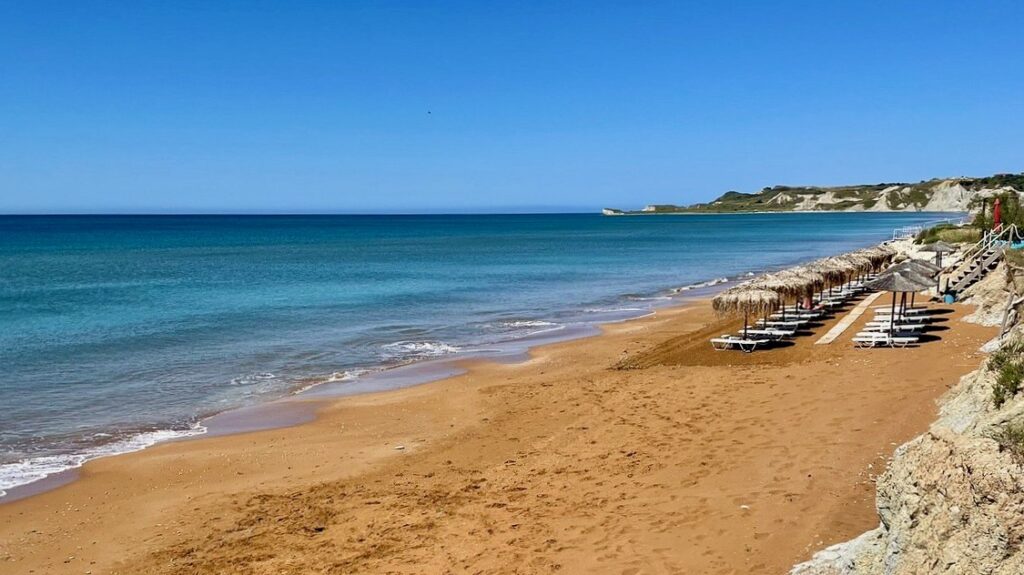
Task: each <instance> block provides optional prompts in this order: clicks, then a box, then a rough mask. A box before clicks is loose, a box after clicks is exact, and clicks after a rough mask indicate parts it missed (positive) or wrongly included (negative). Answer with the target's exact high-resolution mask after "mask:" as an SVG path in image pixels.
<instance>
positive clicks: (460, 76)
mask: <svg viewBox="0 0 1024 575" xmlns="http://www.w3.org/2000/svg"><path fill="white" fill-rule="evenodd" d="M1022 27H1024V7H1022V4H1021V3H1018V2H969V1H964V2H943V1H930V2H924V1H919V2H882V1H878V2H830V1H829V2H810V1H807V2H781V1H780V2H748V3H740V2H734V3H732V2H730V3H726V2H710V1H709V2H700V3H687V2H664V3H661V2H647V3H643V2H578V3H576V2H537V3H529V2H483V1H473V2H428V1H426V0H421V1H411V2H390V1H383V0H382V1H375V2H342V1H337V2H333V1H332V2H313V1H305V2H302V1H300V2H227V1H202V2H189V1H174V2H170V1H168V2H137V1H130V2H129V1H126V2H79V1H68V2H47V1H42V0H32V1H18V2H8V1H5V0H0V212H25V211H31V212H80V211H84V212H107V211H118V212H124V211H142V212H167V211H186V212H189V211H218V212H222V211H263V212H266V211H287V212H306V211H312V212H324V211H329V212H375V211H387V212H391V211H509V210H511V211H522V210H559V209H596V208H600V207H602V206H616V207H636V206H640V205H643V204H645V203H648V202H666V203H669V202H671V203H689V202H693V201H701V200H706V199H710V198H712V197H715V196H717V195H718V194H720V193H722V192H724V191H727V190H730V189H735V190H740V191H756V190H758V189H760V188H761V187H763V186H766V185H774V184H783V183H785V184H822V185H827V184H840V183H864V182H880V181H916V180H920V179H924V178H930V177H933V176H952V175H986V174H990V173H994V172H1008V171H1014V172H1019V171H1024V138H1022V136H1024V93H1022V92H1024V91H1022V88H1024V39H1022V38H1021V36H1020V32H1021V30H1022Z"/></svg>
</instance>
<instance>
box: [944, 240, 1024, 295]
mask: <svg viewBox="0 0 1024 575" xmlns="http://www.w3.org/2000/svg"><path fill="white" fill-rule="evenodd" d="M1020 237H1021V234H1020V232H1019V230H1017V226H1015V225H1012V224H1011V225H1008V226H1006V227H1004V228H1003V229H1002V230H1000V231H999V232H992V233H988V234H986V235H985V237H983V238H982V239H981V240H979V241H978V243H976V244H974V245H973V246H971V247H970V248H968V249H967V250H966V251H965V252H964V256H963V260H962V261H961V263H960V265H958V266H957V267H956V268H954V269H953V271H951V272H949V273H947V274H945V276H946V278H947V283H946V285H947V289H948V290H950V291H952V292H953V293H960V292H962V291H963V290H965V289H967V288H969V287H971V286H972V285H974V284H975V283H977V282H978V280H980V279H981V278H983V277H985V276H986V275H987V274H988V272H990V271H992V270H994V269H995V268H996V266H998V265H999V261H1000V260H1001V259H1002V258H1003V254H1004V253H1005V251H1006V249H1007V248H1008V247H1009V246H1010V245H1011V243H1012V242H1013V241H1014V240H1016V239H1019V238H1020Z"/></svg>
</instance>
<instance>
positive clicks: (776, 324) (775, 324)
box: [757, 319, 808, 329]
mask: <svg viewBox="0 0 1024 575" xmlns="http://www.w3.org/2000/svg"><path fill="white" fill-rule="evenodd" d="M807 323H808V320H806V319H786V320H780V319H770V320H768V321H765V320H763V319H759V320H757V325H760V326H765V327H769V328H775V329H778V328H783V329H785V328H790V329H795V328H798V327H800V326H802V325H806V324H807Z"/></svg>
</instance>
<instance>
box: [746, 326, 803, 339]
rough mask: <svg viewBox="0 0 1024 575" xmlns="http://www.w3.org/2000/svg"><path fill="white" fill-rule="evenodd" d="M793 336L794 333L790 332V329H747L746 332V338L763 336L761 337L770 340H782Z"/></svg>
mask: <svg viewBox="0 0 1024 575" xmlns="http://www.w3.org/2000/svg"><path fill="white" fill-rule="evenodd" d="M794 334H796V332H795V331H793V330H791V329H772V328H767V329H748V330H747V335H748V336H751V335H752V336H755V337H756V336H763V337H767V338H771V339H776V340H778V339H784V338H787V337H793V335H794Z"/></svg>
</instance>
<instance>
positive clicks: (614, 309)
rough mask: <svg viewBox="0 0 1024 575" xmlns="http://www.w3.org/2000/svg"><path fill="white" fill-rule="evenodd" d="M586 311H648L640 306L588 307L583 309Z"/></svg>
mask: <svg viewBox="0 0 1024 575" xmlns="http://www.w3.org/2000/svg"><path fill="white" fill-rule="evenodd" d="M583 311H584V312H586V313H618V312H623V311H648V310H647V308H642V307H588V308H587V309H585V310H583Z"/></svg>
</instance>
